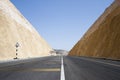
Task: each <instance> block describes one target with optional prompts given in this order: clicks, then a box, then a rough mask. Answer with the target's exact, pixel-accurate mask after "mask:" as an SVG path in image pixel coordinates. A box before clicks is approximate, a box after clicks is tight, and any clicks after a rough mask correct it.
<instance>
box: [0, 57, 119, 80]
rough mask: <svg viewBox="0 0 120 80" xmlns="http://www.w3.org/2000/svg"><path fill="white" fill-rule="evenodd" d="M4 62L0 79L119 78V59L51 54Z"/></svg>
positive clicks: (78, 79) (101, 79) (112, 79)
mask: <svg viewBox="0 0 120 80" xmlns="http://www.w3.org/2000/svg"><path fill="white" fill-rule="evenodd" d="M62 60H63V61H62ZM5 64H6V65H5ZM5 64H4V66H2V65H3V64H0V80H120V62H119V61H110V60H102V59H92V58H84V57H69V56H66V57H63V59H62V57H60V56H57V57H56V56H54V57H52V56H51V57H45V58H42V59H41V58H38V59H31V60H26V61H18V62H13V63H11V64H10V63H5Z"/></svg>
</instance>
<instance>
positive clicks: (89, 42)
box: [69, 0, 120, 59]
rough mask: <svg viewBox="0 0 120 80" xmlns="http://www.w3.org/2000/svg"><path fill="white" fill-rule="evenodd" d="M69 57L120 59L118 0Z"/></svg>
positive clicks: (119, 3) (119, 7)
mask: <svg viewBox="0 0 120 80" xmlns="http://www.w3.org/2000/svg"><path fill="white" fill-rule="evenodd" d="M69 55H71V56H87V57H98V58H110V59H120V0H117V1H114V2H113V3H112V4H111V5H110V6H109V7H108V8H107V9H106V10H105V12H104V13H103V14H102V15H101V16H100V17H99V19H98V20H97V21H96V22H95V23H94V24H93V25H92V26H91V28H90V29H89V30H88V31H87V32H86V34H85V35H84V36H83V37H82V39H81V40H80V41H78V43H77V44H76V45H75V46H74V47H73V49H72V50H71V51H70V52H69Z"/></svg>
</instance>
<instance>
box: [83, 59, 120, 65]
mask: <svg viewBox="0 0 120 80" xmlns="http://www.w3.org/2000/svg"><path fill="white" fill-rule="evenodd" d="M81 59H83V60H87V61H92V62H97V63H102V64H107V65H111V66H116V67H120V65H118V64H112V63H108V62H102V61H97V60H96V61H95V60H92V59H84V58H81Z"/></svg>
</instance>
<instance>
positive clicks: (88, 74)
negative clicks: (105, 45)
mask: <svg viewBox="0 0 120 80" xmlns="http://www.w3.org/2000/svg"><path fill="white" fill-rule="evenodd" d="M64 68H65V78H66V80H120V62H116V61H111V60H101V59H92V58H84V57H64Z"/></svg>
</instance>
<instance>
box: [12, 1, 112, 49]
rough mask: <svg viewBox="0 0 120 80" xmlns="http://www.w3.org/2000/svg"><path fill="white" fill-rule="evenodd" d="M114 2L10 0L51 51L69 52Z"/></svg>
mask: <svg viewBox="0 0 120 80" xmlns="http://www.w3.org/2000/svg"><path fill="white" fill-rule="evenodd" d="M113 1H114V0H11V2H12V3H13V4H14V5H15V6H16V7H17V8H18V9H19V10H20V12H21V13H22V14H23V15H24V17H26V18H27V19H28V21H29V22H30V23H31V24H32V25H33V26H34V27H35V28H36V30H37V31H38V32H39V33H40V35H41V36H42V37H43V38H44V39H45V40H46V41H47V42H48V43H49V44H50V45H51V47H52V48H55V49H65V50H70V49H71V48H72V47H73V46H74V45H75V44H76V43H77V42H78V40H80V38H81V37H82V36H83V35H84V33H85V32H86V31H87V30H88V29H89V28H90V26H91V25H92V24H93V23H94V22H95V21H96V19H97V18H98V17H99V16H100V15H101V14H102V13H103V12H104V10H105V9H106V8H107V7H108V6H109V5H110V4H111V3H112V2H113Z"/></svg>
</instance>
